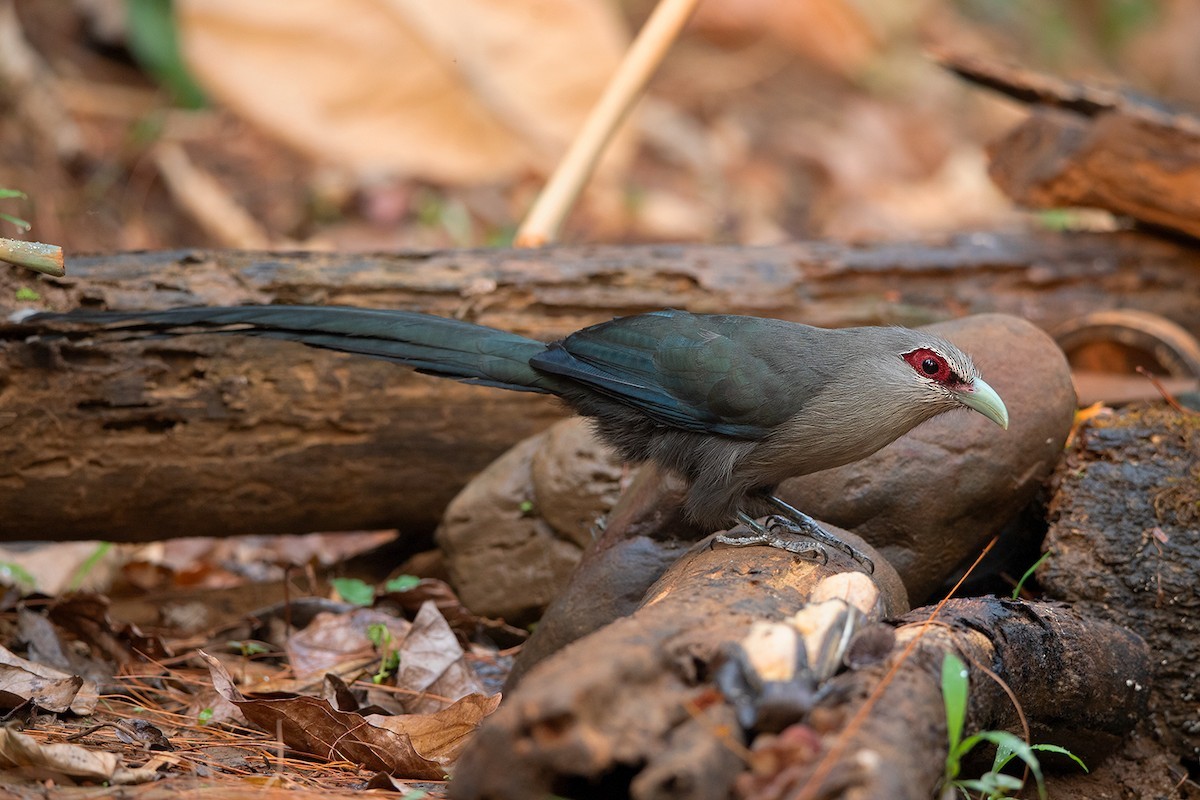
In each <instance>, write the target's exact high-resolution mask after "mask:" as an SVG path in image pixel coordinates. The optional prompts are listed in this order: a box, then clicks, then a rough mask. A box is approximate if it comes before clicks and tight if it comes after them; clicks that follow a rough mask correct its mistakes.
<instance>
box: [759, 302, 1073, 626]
mask: <svg viewBox="0 0 1200 800" xmlns="http://www.w3.org/2000/svg"><path fill="white" fill-rule="evenodd" d="M927 330H931V331H934V332H937V333H939V334H941V335H943V336H945V337H946V338H948V339H950V340H951V341H952V342H954V343H955V344H956V345H958V346H959V347H961V348H962V349H963V350H965V351H966V352H968V353H970V354H971V356H972V358H973V359H974V361H975V364H976V366H978V367H979V371H980V374H982V375H983V376H984V378H985V379H986V380H987V381H988V383H989V384H991V385H992V387H993V388H994V389H995V390H996V391H997V392H998V393H999V394H1000V396H1001V397H1002V398H1003V399H1004V402H1005V404H1006V405H1007V406H1008V411H1009V419H1010V425H1009V429H1008V430H1007V431H1004V430H1001V429H1000V428H998V427H997V426H996V425H995V424H993V423H992V422H990V421H988V420H987V419H984V418H983V417H982V416H980V415H979V414H975V413H970V412H967V411H965V410H964V411H953V412H950V413H948V414H943V415H941V416H940V417H937V418H935V419H932V420H930V421H929V422H926V423H925V424H923V425H921V426H919V427H917V428H916V429H915V430H913V431H911V432H910V433H909V434H907V435H906V436H903V437H901V438H900V439H898V440H897V441H895V442H893V443H892V444H891V445H888V446H887V447H885V448H883V449H882V450H880V451H879V452H877V453H875V454H874V455H872V456H869V457H868V458H865V459H863V460H862V461H858V462H855V463H853V464H847V465H846V466H844V467H838V468H836V469H830V470H825V471H824V472H818V473H814V474H812V475H805V476H802V477H799V478H793V479H792V480H789V481H787V482H785V483H784V484H783V486H782V487H781V488H780V494H781V496H783V497H784V498H785V499H787V500H789V502H792V503H793V504H794V505H796V506H797V507H798V508H800V509H802V510H804V511H805V512H807V513H809V514H811V515H812V516H814V517H816V518H817V519H820V520H824V521H825V522H828V523H831V524H833V525H837V526H839V527H842V528H846V529H848V530H852V531H854V532H855V533H857V534H858V535H859V536H861V537H862V538H863V539H865V540H867V541H868V542H870V543H871V544H872V545H874V546H875V548H876V549H878V550H879V551H880V552H882V553H883V554H884V556H885V557H886V558H887V559H888V561H890V562H891V564H892V566H894V567H895V568H896V570H897V571H898V572H899V573H900V575H901V577H902V578H903V580H904V584H905V586H907V587H908V593H909V598H910V599H911V600H912V601H913V603H914V604H915V605H919V604H920V603H922V602H923V601H924V599H925V598H927V597H928V595H929V593H930V592H932V591H933V590H934V589H936V588H937V587H939V586H940V585H941V584H942V583H943V581H945V580H946V578H947V577H948V576H949V575H950V574H951V573H952V572H953V571H954V569H955V567H957V566H958V565H959V564H960V563H961V562H962V561H963V560H964V559H966V558H968V557H970V556H972V555H975V554H977V553H978V552H979V550H980V549H981V548H982V547H983V546H984V545H985V544H986V543H987V542H988V540H989V539H991V537H992V536H993V535H995V534H996V533H997V532H998V531H999V530H1000V528H1001V527H1003V525H1004V524H1005V522H1007V521H1008V520H1009V519H1011V518H1012V517H1013V516H1014V515H1015V514H1016V513H1017V512H1018V511H1020V510H1021V509H1022V508H1023V507H1024V506H1026V505H1027V504H1028V503H1029V502H1030V501H1031V500H1032V499H1033V497H1034V494H1035V493H1036V492H1037V491H1038V489H1039V488H1040V487H1041V486H1042V485H1043V484H1044V482H1045V481H1046V479H1047V478H1048V477H1049V475H1050V473H1051V471H1052V470H1053V469H1054V467H1055V465H1056V464H1057V463H1058V461H1059V459H1060V457H1061V456H1062V452H1063V443H1064V442H1065V441H1066V438H1067V434H1068V433H1069V432H1070V429H1071V423H1072V420H1073V418H1074V411H1075V392H1074V389H1073V388H1072V386H1071V374H1070V369H1069V367H1068V365H1067V361H1066V358H1065V357H1064V356H1063V353H1062V351H1061V350H1060V349H1059V348H1058V346H1057V345H1056V344H1055V343H1054V341H1053V340H1052V339H1051V338H1050V337H1049V336H1048V335H1046V334H1045V333H1044V332H1043V331H1042V330H1041V329H1039V328H1037V327H1036V326H1034V325H1033V324H1032V323H1029V322H1026V321H1025V320H1022V319H1019V318H1017V317H1011V316H1006V315H1001V314H985V315H980V316H973V317H964V318H962V319H956V320H952V321H949V322H943V323H939V324H936V325H930V326H927ZM866 412H867V413H869V410H866Z"/></svg>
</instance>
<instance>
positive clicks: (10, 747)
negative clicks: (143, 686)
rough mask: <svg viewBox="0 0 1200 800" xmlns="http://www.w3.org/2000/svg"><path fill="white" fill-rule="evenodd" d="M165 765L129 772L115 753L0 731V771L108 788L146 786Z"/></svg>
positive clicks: (157, 764) (154, 763)
mask: <svg viewBox="0 0 1200 800" xmlns="http://www.w3.org/2000/svg"><path fill="white" fill-rule="evenodd" d="M164 763H167V762H166V761H163V760H158V759H156V760H153V761H151V762H150V763H148V764H146V765H145V766H143V767H138V768H137V769H130V768H129V767H126V766H125V764H124V762H123V761H122V759H121V757H120V756H119V755H117V754H116V753H108V752H104V751H100V750H89V749H88V748H86V747H81V746H79V745H77V744H69V743H65V742H60V743H50V744H42V743H41V742H39V741H38V740H37V739H34V738H33V737H32V736H28V735H26V734H24V733H19V732H18V731H15V730H12V729H11V728H0V767H3V768H5V769H12V768H16V767H21V768H24V770H25V771H26V772H32V773H33V775H34V776H37V777H39V778H42V777H43V776H44V779H47V780H53V779H55V778H56V777H57V776H60V775H67V776H70V777H72V778H78V779H81V780H90V781H97V782H100V781H106V782H108V783H111V784H130V783H146V782H147V781H152V780H155V779H156V778H157V777H158V768H159V767H160V766H161V765H162V764H164Z"/></svg>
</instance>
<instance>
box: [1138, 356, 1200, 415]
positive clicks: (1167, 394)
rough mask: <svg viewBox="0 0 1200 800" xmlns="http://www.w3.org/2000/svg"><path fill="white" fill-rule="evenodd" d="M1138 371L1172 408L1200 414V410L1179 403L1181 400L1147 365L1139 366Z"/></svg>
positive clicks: (1185, 412)
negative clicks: (1168, 389) (1174, 395)
mask: <svg viewBox="0 0 1200 800" xmlns="http://www.w3.org/2000/svg"><path fill="white" fill-rule="evenodd" d="M1137 371H1138V374H1139V375H1141V376H1142V377H1144V378H1145V379H1146V380H1148V381H1150V384H1151V385H1152V386H1154V388H1155V389H1157V390H1158V393H1159V394H1161V395H1162V399H1163V400H1166V401H1167V405H1169V406H1170V407H1171V408H1173V409H1175V410H1176V411H1178V412H1179V413H1180V414H1200V412H1197V411H1193V410H1192V409H1190V408H1184V407H1183V406H1181V405H1179V401H1178V400H1176V399H1175V398H1174V397H1172V396H1171V393H1170V392H1168V391H1167V387H1165V386H1163V385H1162V381H1160V380H1159V379H1158V378H1157V377H1155V375H1154V374H1153V373H1151V372H1150V370H1148V369H1146V368H1145V367H1138V368H1137Z"/></svg>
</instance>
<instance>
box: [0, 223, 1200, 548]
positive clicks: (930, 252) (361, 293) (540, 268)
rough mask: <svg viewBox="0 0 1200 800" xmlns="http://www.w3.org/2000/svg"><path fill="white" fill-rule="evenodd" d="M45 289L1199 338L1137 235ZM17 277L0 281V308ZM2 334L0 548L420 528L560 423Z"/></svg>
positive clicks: (1190, 306) (128, 261)
mask: <svg viewBox="0 0 1200 800" xmlns="http://www.w3.org/2000/svg"><path fill="white" fill-rule="evenodd" d="M68 275H69V277H67V278H61V279H48V278H43V279H41V280H39V281H38V283H37V290H38V292H39V293H40V294H41V295H42V297H43V298H44V301H45V302H44V306H45V307H51V308H55V309H68V308H72V307H75V306H78V305H90V306H103V307H108V308H113V309H130V308H162V307H170V306H177V305H196V304H212V305H218V304H237V303H268V302H282V303H317V304H350V305H364V306H379V307H394V308H409V309H416V310H421V311H427V312H430V313H434V314H443V315H454V316H462V317H466V318H470V319H472V320H475V321H478V322H481V323H483V324H488V325H494V326H496V327H501V328H507V329H510V330H514V331H517V332H520V333H524V334H527V335H530V336H534V337H538V338H544V339H547V340H549V339H553V338H555V337H558V336H562V335H563V334H566V333H568V332H570V331H572V330H574V329H576V328H579V327H582V326H584V325H588V324H592V323H595V322H598V321H601V320H604V319H607V318H609V317H612V316H614V315H623V314H631V313H636V312H640V311H646V310H650V309H657V308H662V307H683V308H688V309H689V310H693V311H698V312H718V311H719V312H735V313H746V314H757V315H762V316H775V317H780V318H785V319H792V320H798V321H806V322H810V323H814V324H819V325H853V324H872V323H897V324H909V325H915V324H922V323H926V322H929V321H933V320H937V319H943V318H947V317H952V316H960V315H963V314H968V313H977V312H984V311H1008V312H1012V313H1018V314H1021V315H1023V316H1026V317H1028V318H1030V319H1032V320H1033V321H1035V322H1036V323H1038V324H1039V325H1041V326H1043V327H1046V328H1051V329H1052V328H1054V327H1055V326H1056V325H1058V324H1060V323H1062V322H1063V321H1064V320H1067V319H1069V318H1071V317H1073V316H1077V315H1081V314H1083V313H1085V312H1087V311H1092V310H1095V309H1097V308H1109V307H1114V306H1117V305H1120V306H1128V307H1136V308H1141V309H1143V310H1147V311H1152V312H1155V313H1158V314H1162V315H1163V316H1166V317H1168V318H1170V319H1173V320H1175V321H1176V322H1178V323H1180V324H1181V325H1184V326H1185V327H1188V328H1189V329H1190V330H1192V331H1193V332H1200V255H1198V254H1197V253H1195V252H1193V251H1191V250H1188V249H1187V248H1184V247H1182V246H1180V245H1177V244H1173V243H1168V242H1163V241H1159V240H1155V239H1152V238H1149V237H1144V236H1138V235H1132V234H1129V235H1076V236H1069V235H1053V234H1043V235H1030V236H1002V235H996V234H975V235H970V236H960V237H956V238H955V239H953V240H950V241H947V242H942V243H898V244H884V245H876V246H872V247H852V246H844V245H836V244H827V243H821V244H814V243H801V244H794V245H788V246H780V247H771V248H759V249H747V248H737V247H709V246H665V245H664V246H642V247H561V248H552V249H546V250H531V251H504V250H497V251H470V252H443V253H424V254H394V255H370V256H363V255H328V254H312V253H308V254H305V253H291V254H282V253H280V254H264V253H239V252H158V253H125V254H116V255H111V256H95V257H88V258H75V259H72V260H70V261H69V263H68ZM17 281H18V279H17V277H16V276H15V273H14V272H13V271H11V270H10V271H0V297H2V298H5V299H4V300H3V301H0V312H5V313H7V312H10V311H12V310H14V309H15V305H14V303H13V300H12V299H11V298H13V297H14V295H15V288H16V285H17ZM31 333H33V331H31V330H30V329H29V327H27V326H21V325H13V324H8V325H3V324H0V428H2V429H3V432H4V435H3V437H2V438H0V507H2V508H4V509H5V511H4V513H3V515H2V516H0V539H7V540H15V539H76V538H93V537H95V538H105V539H110V540H117V541H139V540H151V539H159V538H166V537H172V536H198V535H231V534H240V533H284V532H304V531H313V530H353V529H373V528H387V527H401V528H404V529H405V530H411V531H428V530H429V529H431V528H432V526H433V525H434V524H435V522H436V520H437V519H438V517H439V515H440V513H441V511H442V509H443V508H444V506H445V504H446V503H447V502H448V501H449V499H450V498H451V497H452V496H453V495H454V493H455V492H456V491H457V490H458V489H459V488H460V487H461V486H462V485H463V484H464V483H465V482H466V481H467V480H468V479H469V478H470V477H471V476H472V475H473V474H474V473H476V472H477V471H478V470H480V469H482V468H483V467H484V466H485V465H486V464H487V463H488V462H489V461H491V460H492V459H493V458H495V457H496V456H497V455H498V454H500V453H501V452H503V451H504V450H505V449H506V448H507V447H509V446H510V445H512V444H514V443H515V442H517V441H519V440H520V439H522V438H524V437H525V436H527V435H529V434H531V433H533V432H535V431H537V430H539V429H541V428H543V427H545V426H546V425H548V424H549V423H550V422H551V421H553V420H554V419H557V418H559V416H560V415H561V414H562V413H563V410H562V409H561V407H560V406H558V405H557V404H556V403H555V402H554V401H553V400H549V399H547V398H544V397H539V396H533V395H528V394H516V393H509V392H501V391H496V390H492V389H487V388H480V387H473V386H466V385H461V384H457V383H454V382H452V381H444V380H438V379H434V378H428V377H424V376H420V375H415V374H413V373H410V372H408V371H407V370H403V369H397V368H396V367H395V366H394V365H391V364H387V363H383V362H378V361H370V360H367V359H361V358H348V357H344V356H340V355H337V354H331V353H323V352H319V351H315V350H311V349H307V348H303V347H300V346H298V345H292V344H288V343H281V342H271V341H262V340H247V339H242V338H238V337H225V336H193V337H187V338H172V339H163V340H157V341H144V342H112V341H104V342H99V341H96V342H93V341H86V340H85V341H78V340H66V339H58V340H46V339H42V340H33V341H30V340H27V337H28V336H29V335H30V334H31Z"/></svg>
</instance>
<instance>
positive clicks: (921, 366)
mask: <svg viewBox="0 0 1200 800" xmlns="http://www.w3.org/2000/svg"><path fill="white" fill-rule="evenodd" d="M903 358H904V360H905V361H907V362H908V365H909V366H910V367H912V368H913V369H915V370H916V371H917V374H918V375H920V376H922V377H924V378H929V379H931V380H934V381H936V382H938V383H950V382H951V381H953V380H956V379H957V378H956V376H955V374H954V371H953V370H952V369H950V364H949V363H948V362H947V361H946V359H945V358H943V357H942V355H941V354H940V353H938V352H935V351H934V350H930V349H929V348H928V347H921V348H918V349H916V350H913V351H912V352H911V353H905V354H904V355H903Z"/></svg>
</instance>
